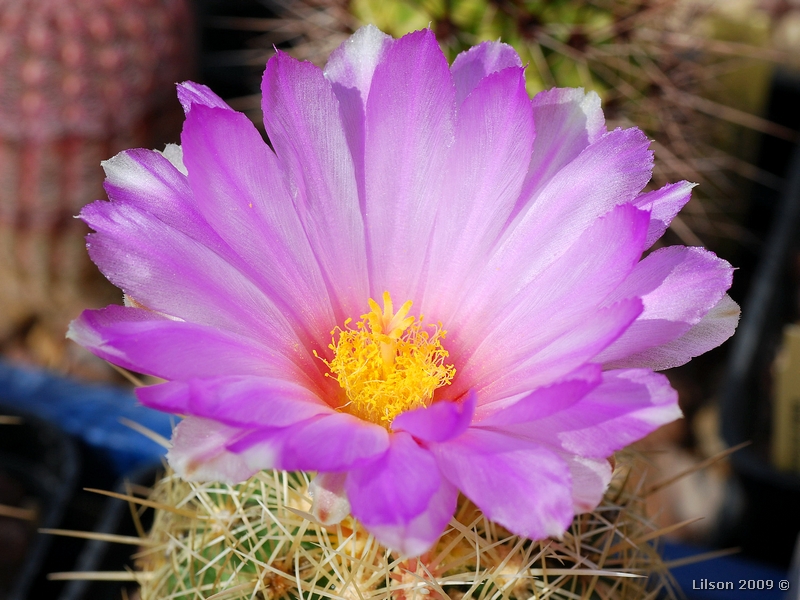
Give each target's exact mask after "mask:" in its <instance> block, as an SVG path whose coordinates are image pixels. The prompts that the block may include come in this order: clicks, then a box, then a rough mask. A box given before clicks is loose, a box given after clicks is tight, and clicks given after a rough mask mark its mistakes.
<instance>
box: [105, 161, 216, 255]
mask: <svg viewBox="0 0 800 600" xmlns="http://www.w3.org/2000/svg"><path fill="white" fill-rule="evenodd" d="M170 152H171V153H172V154H174V153H175V151H174V150H172V151H170ZM101 164H102V165H103V170H104V171H105V173H106V181H105V184H104V187H105V190H106V193H107V194H108V197H109V199H110V200H111V204H112V205H116V204H117V203H118V204H120V205H125V206H129V207H134V208H136V209H138V210H141V211H143V212H147V213H149V214H151V215H152V216H154V217H155V218H157V219H159V220H160V221H162V222H163V223H164V224H165V225H167V226H169V227H171V228H173V229H176V230H178V231H180V232H182V233H184V234H186V235H187V236H189V237H191V238H193V239H195V240H197V241H199V242H200V243H202V244H204V245H206V246H208V247H209V248H217V249H219V248H220V247H224V243H223V242H222V240H221V239H220V238H219V236H218V235H217V234H216V233H215V232H214V230H213V229H211V227H210V226H209V225H208V223H206V221H205V219H204V218H203V216H202V215H201V214H200V212H199V211H198V210H197V206H196V205H195V202H194V197H193V196H192V190H191V189H190V187H189V181H188V180H187V178H186V173H184V172H181V170H180V169H179V168H178V167H176V166H175V164H174V163H173V162H172V161H171V160H170V159H169V158H168V157H167V156H165V154H162V153H161V152H155V151H153V150H143V149H141V148H137V149H134V150H126V151H125V152H120V153H119V154H117V155H116V156H114V157H113V158H109V159H108V160H105V161H103V162H102V163H101Z"/></svg>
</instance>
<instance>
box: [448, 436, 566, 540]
mask: <svg viewBox="0 0 800 600" xmlns="http://www.w3.org/2000/svg"><path fill="white" fill-rule="evenodd" d="M433 452H434V454H435V455H436V461H437V462H438V463H439V467H440V468H441V470H442V473H443V474H444V476H445V477H446V478H447V479H448V480H450V481H451V482H452V483H453V484H454V485H455V486H456V487H458V488H459V489H460V490H461V491H462V492H463V493H464V495H466V496H467V498H469V499H470V500H472V501H473V502H474V503H475V504H476V505H477V506H478V508H480V509H481V511H483V513H484V515H486V517H487V518H488V519H491V520H492V521H494V522H496V523H499V524H500V525H502V526H503V527H505V528H506V529H508V530H509V531H512V532H513V533H516V534H517V535H521V536H525V537H528V538H531V539H534V540H541V539H544V538H546V537H549V536H558V535H561V534H562V533H564V531H565V530H566V528H567V527H569V524H570V522H571V521H572V516H573V511H572V497H571V494H570V490H571V488H572V481H571V479H570V471H569V468H568V466H567V464H566V463H565V462H564V460H563V459H562V458H560V457H559V456H558V455H557V454H555V453H554V452H551V451H550V450H548V449H546V448H544V447H542V446H540V445H539V444H536V443H534V442H527V441H525V440H520V439H516V438H513V437H510V436H507V435H504V434H502V433H497V432H493V431H483V430H479V429H477V428H472V429H470V430H469V431H468V432H467V433H465V434H464V435H462V436H460V437H458V438H456V439H455V440H452V441H450V442H447V443H444V444H436V445H435V446H434V448H433Z"/></svg>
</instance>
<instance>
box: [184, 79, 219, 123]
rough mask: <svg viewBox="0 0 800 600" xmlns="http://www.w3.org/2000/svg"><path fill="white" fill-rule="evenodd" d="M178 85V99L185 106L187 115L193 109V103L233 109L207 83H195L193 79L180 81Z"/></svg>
mask: <svg viewBox="0 0 800 600" xmlns="http://www.w3.org/2000/svg"><path fill="white" fill-rule="evenodd" d="M176 87H177V88H178V100H179V101H180V103H181V106H182V107H183V112H185V113H186V114H187V115H188V114H189V111H190V110H191V109H192V105H193V104H199V105H201V106H210V107H213V108H224V109H225V110H233V109H231V107H230V106H228V104H227V103H226V102H225V101H224V100H223V99H222V98H220V97H219V96H217V95H216V94H215V93H214V92H212V91H211V88H210V87H208V86H207V85H203V84H202V83H195V82H193V81H184V82H183V83H179V84H178V85H177V86H176Z"/></svg>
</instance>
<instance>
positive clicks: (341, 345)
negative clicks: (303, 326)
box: [323, 292, 456, 427]
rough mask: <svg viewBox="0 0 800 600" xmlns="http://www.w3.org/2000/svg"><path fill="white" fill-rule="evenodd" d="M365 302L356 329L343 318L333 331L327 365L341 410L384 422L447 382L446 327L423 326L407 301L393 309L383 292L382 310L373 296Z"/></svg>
mask: <svg viewBox="0 0 800 600" xmlns="http://www.w3.org/2000/svg"><path fill="white" fill-rule="evenodd" d="M369 307H370V309H371V310H370V312H368V313H367V314H364V315H361V320H360V321H358V323H356V326H355V328H351V327H350V323H351V322H352V319H347V320H346V321H345V322H344V329H342V328H339V327H337V328H335V329H334V330H333V331H332V332H331V334H332V335H333V336H334V338H333V343H332V344H331V345H330V346H329V348H330V349H331V350H332V351H333V359H332V360H330V361H327V360H325V364H326V365H328V368H329V369H330V374H329V376H330V377H334V378H335V379H336V380H337V381H338V382H339V385H340V386H341V387H342V389H343V390H344V392H345V394H346V396H347V402H346V403H345V404H344V406H342V407H341V410H343V411H345V412H348V413H350V414H352V415H355V416H357V417H359V418H362V419H365V420H367V421H372V422H374V423H378V424H380V425H383V426H384V427H388V426H389V425H390V424H391V422H392V420H393V419H394V418H395V417H396V416H397V415H398V414H400V413H401V412H404V411H407V410H412V409H414V408H420V407H422V406H427V405H429V404H430V402H431V400H432V399H433V392H434V390H436V388H439V387H441V386H443V385H448V384H449V383H450V382H451V381H452V379H453V376H454V375H455V372H456V370H455V368H454V367H453V366H452V365H448V364H445V359H446V358H447V357H448V353H447V350H445V349H444V348H443V347H442V340H443V339H444V337H445V334H446V332H445V331H443V330H442V329H440V326H436V325H427V326H426V327H427V328H429V329H431V331H430V333H429V332H427V331H424V330H423V323H422V320H423V318H422V317H421V316H420V318H419V319H418V320H417V319H415V318H414V317H409V316H408V313H409V311H410V310H411V301H408V302H405V303H404V304H403V305H402V306H401V307H400V309H399V310H398V311H397V312H396V313H395V312H394V305H393V304H392V298H391V296H390V295H389V293H388V292H384V294H383V309H381V307H380V306H379V305H378V303H377V302H375V301H374V300H373V299H372V298H370V299H369ZM323 360H324V359H323Z"/></svg>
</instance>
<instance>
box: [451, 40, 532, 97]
mask: <svg viewBox="0 0 800 600" xmlns="http://www.w3.org/2000/svg"><path fill="white" fill-rule="evenodd" d="M521 66H522V60H520V58H519V54H517V51H516V50H514V48H512V47H511V46H509V45H508V44H503V43H501V42H482V43H480V44H478V45H477V46H473V47H472V48H470V49H469V50H466V51H464V52H462V53H461V54H459V55H458V56H456V59H455V60H454V61H453V65H452V66H451V67H450V71H451V72H452V74H453V81H454V82H455V84H456V104H457V105H460V104H461V103H462V102H463V101H464V98H466V97H467V96H469V94H470V93H471V92H472V90H474V89H475V88H476V87H477V86H478V83H480V81H481V80H482V79H483V78H485V77H488V76H489V75H491V74H492V73H495V72H497V71H502V70H503V69H507V68H508V67H521ZM525 96H526V98H527V94H526V95H525Z"/></svg>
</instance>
